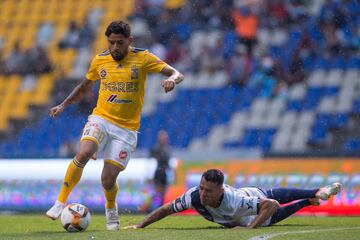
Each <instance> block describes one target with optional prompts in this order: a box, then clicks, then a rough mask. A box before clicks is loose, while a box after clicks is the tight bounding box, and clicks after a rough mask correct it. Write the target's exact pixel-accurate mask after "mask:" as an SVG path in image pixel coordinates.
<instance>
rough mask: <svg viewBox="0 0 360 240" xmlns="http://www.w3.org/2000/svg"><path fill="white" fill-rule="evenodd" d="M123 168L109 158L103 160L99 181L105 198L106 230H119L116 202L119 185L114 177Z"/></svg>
mask: <svg viewBox="0 0 360 240" xmlns="http://www.w3.org/2000/svg"><path fill="white" fill-rule="evenodd" d="M123 169H124V168H123V167H120V166H118V165H116V164H113V162H112V161H111V160H105V162H104V168H103V171H102V174H101V183H102V186H103V191H104V195H105V199H106V203H105V215H106V229H107V230H119V227H120V222H119V213H118V207H117V204H116V195H117V193H118V190H119V187H118V184H117V181H116V179H117V177H118V175H119V173H120V172H121V171H122V170H123Z"/></svg>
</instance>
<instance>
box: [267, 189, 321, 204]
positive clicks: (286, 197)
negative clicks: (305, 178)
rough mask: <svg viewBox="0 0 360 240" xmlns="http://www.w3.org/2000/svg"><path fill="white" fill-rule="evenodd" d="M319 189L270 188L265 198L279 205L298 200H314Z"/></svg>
mask: <svg viewBox="0 0 360 240" xmlns="http://www.w3.org/2000/svg"><path fill="white" fill-rule="evenodd" d="M318 190H319V189H297V188H272V189H269V190H267V191H266V194H267V197H268V198H271V199H275V200H276V201H278V202H279V203H280V204H283V203H288V202H292V201H294V200H299V199H308V198H314V197H315V194H316V192H317V191H318Z"/></svg>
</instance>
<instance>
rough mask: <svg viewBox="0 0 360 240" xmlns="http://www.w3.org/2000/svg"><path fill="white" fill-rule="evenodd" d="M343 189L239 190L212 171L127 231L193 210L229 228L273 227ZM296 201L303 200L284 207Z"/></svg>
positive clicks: (329, 187)
mask: <svg viewBox="0 0 360 240" xmlns="http://www.w3.org/2000/svg"><path fill="white" fill-rule="evenodd" d="M340 190H341V184H340V183H333V184H332V185H329V186H326V187H322V188H318V189H294V188H272V189H268V190H263V189H261V188H256V187H245V188H239V189H236V188H233V187H231V186H229V185H226V184H224V174H223V173H222V172H221V171H220V170H217V169H210V170H207V171H206V172H204V173H203V175H202V177H201V181H200V185H199V186H197V187H193V188H191V189H189V190H188V191H187V192H186V193H185V194H183V195H182V196H181V197H179V198H177V199H175V200H174V201H173V202H172V203H168V204H165V205H163V206H161V207H160V208H158V209H156V210H154V211H153V212H152V213H150V214H149V215H147V216H146V217H145V219H144V220H143V221H142V222H140V223H139V224H137V225H133V226H127V227H125V229H135V228H144V227H146V226H148V225H149V224H152V223H154V222H156V221H159V220H160V219H162V218H164V217H166V216H168V215H171V214H173V213H177V212H182V211H184V210H186V209H189V208H193V209H195V210H196V211H197V212H198V213H199V214H200V215H202V216H203V217H204V218H205V219H207V220H209V221H212V222H216V223H218V224H221V225H223V226H225V227H237V226H241V227H248V228H257V227H265V226H271V225H273V224H275V223H277V222H280V221H281V220H283V219H285V218H287V217H289V216H290V215H292V214H294V213H295V212H297V211H298V210H300V209H302V208H304V207H306V206H309V205H314V206H318V205H319V204H320V200H328V199H329V198H330V197H331V195H336V194H338V193H339V192H340ZM295 200H299V201H296V202H294V203H291V204H289V205H287V206H284V207H281V206H280V204H284V203H289V202H292V201H295Z"/></svg>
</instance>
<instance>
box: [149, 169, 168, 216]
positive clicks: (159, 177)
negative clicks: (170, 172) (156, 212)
mask: <svg viewBox="0 0 360 240" xmlns="http://www.w3.org/2000/svg"><path fill="white" fill-rule="evenodd" d="M154 185H155V190H156V194H155V196H154V198H153V206H152V207H155V208H157V207H160V206H162V205H163V204H164V198H165V192H166V187H167V176H166V169H164V168H158V169H156V171H155V175H154ZM155 208H154V209H155Z"/></svg>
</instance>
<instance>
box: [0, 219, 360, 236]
mask: <svg viewBox="0 0 360 240" xmlns="http://www.w3.org/2000/svg"><path fill="white" fill-rule="evenodd" d="M142 218H143V216H132V215H127V216H121V226H126V225H130V224H135V223H137V222H138V221H140V220H141V219H142ZM256 236H257V237H258V239H316V240H320V239H326V240H328V239H359V236H360V217H292V218H289V219H287V220H285V221H283V222H281V223H279V224H277V225H274V226H272V227H267V228H259V229H255V230H249V229H243V228H235V229H224V228H222V227H220V226H219V225H217V224H214V223H211V222H208V221H206V220H204V219H203V218H202V217H199V216H171V217H168V218H166V219H163V220H161V221H159V222H157V223H155V224H152V225H150V226H148V227H147V228H145V229H136V230H120V231H119V232H108V231H106V230H105V218H104V216H102V215H93V216H92V219H91V223H90V226H89V228H88V229H87V230H86V231H85V232H81V233H67V232H65V230H64V229H63V228H62V226H61V224H60V221H59V220H57V221H51V220H49V219H48V218H46V217H45V216H42V215H0V239H1V240H5V239H26V240H28V239H34V240H35V239H36V240H39V239H51V240H56V239H79V240H80V239H84V240H97V239H99V240H100V239H106V240H110V239H134V240H135V239H187V240H189V239H205V240H208V239H216V240H222V239H224V240H225V239H226V240H228V239H251V238H252V237H256ZM253 239H254V238H253ZM255 239H256V238H255Z"/></svg>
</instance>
